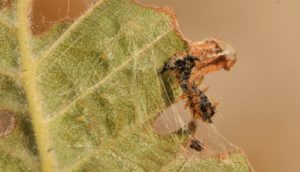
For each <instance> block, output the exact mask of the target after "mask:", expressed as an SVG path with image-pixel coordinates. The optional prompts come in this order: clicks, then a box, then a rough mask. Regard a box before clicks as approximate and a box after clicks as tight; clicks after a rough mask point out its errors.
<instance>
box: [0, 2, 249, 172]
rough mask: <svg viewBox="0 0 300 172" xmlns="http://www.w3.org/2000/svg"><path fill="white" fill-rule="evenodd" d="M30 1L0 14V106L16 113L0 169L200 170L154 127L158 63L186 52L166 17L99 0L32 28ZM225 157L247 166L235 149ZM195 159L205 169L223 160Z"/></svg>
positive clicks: (0, 147) (162, 93)
mask: <svg viewBox="0 0 300 172" xmlns="http://www.w3.org/2000/svg"><path fill="white" fill-rule="evenodd" d="M1 4H2V3H1ZM29 7H30V1H28V0H19V1H12V2H11V4H10V6H9V7H3V8H2V9H1V13H0V113H1V110H4V109H5V110H8V111H10V112H11V113H13V114H14V115H15V117H16V119H17V127H16V129H15V130H14V131H13V132H11V133H9V134H8V136H6V137H3V138H0V171H159V170H162V171H177V170H178V169H177V168H178V166H179V167H180V169H182V170H183V171H184V170H186V171H190V170H192V171H197V170H195V169H196V168H197V169H198V168H199V170H201V169H202V167H203V170H202V171H206V170H208V169H209V168H206V167H205V165H199V163H198V162H199V161H197V162H196V163H194V162H193V163H192V164H193V165H192V166H193V167H189V168H186V169H185V167H184V166H181V165H182V163H186V162H187V161H189V160H188V159H184V157H183V156H181V155H180V152H181V150H182V146H183V143H185V141H186V139H187V137H186V136H185V135H177V134H172V135H169V136H158V135H157V134H155V132H154V131H153V127H152V122H153V120H154V119H155V117H156V116H157V113H158V112H160V111H161V110H162V109H164V108H165V107H166V104H167V103H168V102H166V100H165V99H164V97H166V96H169V95H168V94H170V92H171V91H172V90H165V89H164V87H163V82H162V78H161V77H160V75H159V70H160V69H161V67H162V65H163V64H164V62H165V61H166V60H167V59H168V58H170V57H171V56H172V55H173V54H174V53H176V52H179V51H184V50H187V42H186V41H184V40H183V38H182V37H181V35H180V34H179V32H178V31H177V28H176V27H175V25H174V20H173V18H172V17H170V15H167V14H166V13H165V12H159V11H162V10H158V9H154V8H146V7H143V6H141V5H139V4H137V3H135V2H133V1H130V0H102V1H99V2H97V3H96V4H95V5H94V6H93V7H91V8H90V9H89V10H88V11H87V12H86V14H84V15H83V16H81V17H80V18H79V19H78V20H77V21H75V22H74V23H72V24H58V25H56V26H55V27H53V28H52V29H51V30H49V31H47V33H44V34H43V35H39V36H32V35H31V34H30V28H29V26H30V22H29V17H28V9H29ZM166 94H167V95H166ZM232 159H233V163H235V164H237V167H239V168H240V169H243V170H242V171H248V168H247V167H248V166H247V163H246V162H245V159H244V157H243V156H242V157H240V158H236V156H232ZM235 160H236V161H235ZM236 162H237V163H236ZM203 163H204V164H206V166H209V167H210V168H211V169H212V170H211V171H220V170H222V169H230V168H232V165H230V164H229V165H221V166H218V165H216V164H218V162H216V161H213V160H212V161H211V160H203ZM200 164H201V163H200Z"/></svg>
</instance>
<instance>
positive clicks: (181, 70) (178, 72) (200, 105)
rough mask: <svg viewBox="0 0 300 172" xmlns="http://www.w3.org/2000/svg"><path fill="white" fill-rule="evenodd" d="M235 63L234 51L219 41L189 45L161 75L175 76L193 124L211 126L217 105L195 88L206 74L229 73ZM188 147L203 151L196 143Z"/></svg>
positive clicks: (206, 41) (203, 92) (169, 62)
mask: <svg viewBox="0 0 300 172" xmlns="http://www.w3.org/2000/svg"><path fill="white" fill-rule="evenodd" d="M235 61H236V58H235V51H234V50H233V49H232V48H231V47H230V46H229V45H227V44H225V43H223V42H222V41H221V40H219V39H210V40H205V41H203V42H198V43H191V44H190V48H189V51H188V53H178V54H176V55H175V56H174V57H172V58H170V59H169V60H168V61H167V62H166V63H165V64H164V66H163V69H162V71H161V73H162V74H163V73H165V72H167V71H171V72H172V73H174V74H175V77H176V78H177V80H178V82H179V84H180V87H181V90H182V92H183V94H182V95H181V96H180V98H182V99H186V105H185V108H186V107H189V109H190V111H191V113H192V115H193V120H197V119H202V121H204V122H207V123H212V117H213V116H214V115H215V113H216V106H217V104H216V103H215V104H213V103H211V102H210V100H209V98H208V97H207V96H206V94H205V90H204V91H203V90H200V89H199V88H198V87H199V85H200V84H201V81H202V80H203V77H204V76H205V75H206V74H208V73H211V72H214V71H218V70H221V69H225V70H230V68H231V67H232V66H233V64H234V63H235ZM196 143H198V144H196ZM190 147H191V148H193V149H195V150H197V151H201V150H202V148H199V147H201V144H200V142H199V141H198V140H192V142H191V145H190Z"/></svg>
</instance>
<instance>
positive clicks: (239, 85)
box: [33, 0, 300, 172]
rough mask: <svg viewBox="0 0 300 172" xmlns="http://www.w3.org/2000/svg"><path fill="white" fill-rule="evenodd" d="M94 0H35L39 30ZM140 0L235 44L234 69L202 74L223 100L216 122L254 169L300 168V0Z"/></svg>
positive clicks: (195, 31)
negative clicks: (206, 74) (166, 10)
mask: <svg viewBox="0 0 300 172" xmlns="http://www.w3.org/2000/svg"><path fill="white" fill-rule="evenodd" d="M91 1H92V0H69V1H68V0H36V2H35V8H34V10H33V14H34V17H33V22H34V26H33V27H34V30H35V32H40V31H42V30H43V29H44V28H46V27H47V25H49V24H50V23H52V22H55V21H57V20H60V19H62V17H66V16H68V17H67V18H70V19H71V18H72V17H74V16H78V15H79V14H80V12H82V11H83V10H84V9H86V8H88V6H89V2H91ZM143 2H147V3H148V4H154V5H163V6H169V7H172V8H173V9H174V11H175V12H176V14H177V16H178V20H179V24H180V27H181V29H182V31H183V33H184V35H185V36H186V37H188V38H190V39H193V40H201V39H204V38H207V37H212V36H217V37H222V38H224V39H225V40H226V41H227V42H230V43H231V44H232V45H234V47H235V48H236V49H237V50H238V62H237V64H236V66H235V67H234V69H233V70H232V71H231V72H230V73H226V72H219V73H216V74H212V75H210V76H208V77H207V80H206V81H205V85H209V86H210V91H209V95H210V96H213V97H215V98H216V99H217V100H219V101H220V102H221V105H220V106H219V108H218V117H216V118H215V125H216V126H217V128H218V129H219V130H220V131H221V132H222V133H223V135H224V136H225V137H227V138H228V139H229V140H230V141H231V142H233V143H234V144H236V145H238V146H239V147H241V148H243V149H244V151H245V152H246V154H247V155H248V157H249V159H250V161H251V163H252V165H253V167H254V168H255V169H256V171H258V172H297V171H300V134H299V130H300V116H299V113H300V108H299V106H300V105H298V104H299V102H300V101H299V99H300V91H299V88H300V70H299V65H300V51H299V50H300V48H299V43H298V39H300V1H299V0H226V1H225V0H224V1H220V0H185V1H183V0H143ZM68 4H69V5H68Z"/></svg>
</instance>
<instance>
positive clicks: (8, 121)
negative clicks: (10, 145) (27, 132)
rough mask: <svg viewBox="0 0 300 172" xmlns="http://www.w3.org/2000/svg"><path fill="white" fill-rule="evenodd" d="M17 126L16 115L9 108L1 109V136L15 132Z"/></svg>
mask: <svg viewBox="0 0 300 172" xmlns="http://www.w3.org/2000/svg"><path fill="white" fill-rule="evenodd" d="M15 128H16V118H15V115H14V114H13V113H12V112H9V111H8V110H4V109H0V138H1V137H5V136H7V135H8V134H10V133H11V132H13V131H14V129H15Z"/></svg>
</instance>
